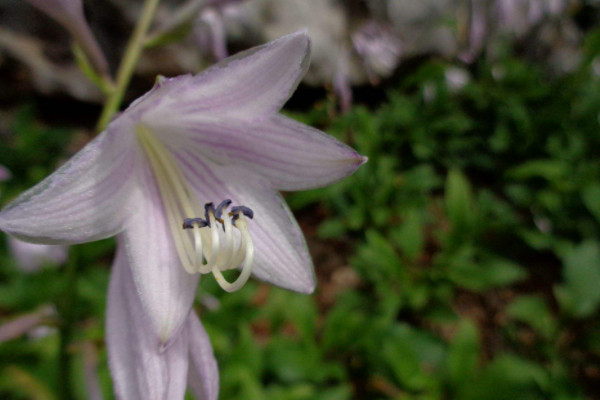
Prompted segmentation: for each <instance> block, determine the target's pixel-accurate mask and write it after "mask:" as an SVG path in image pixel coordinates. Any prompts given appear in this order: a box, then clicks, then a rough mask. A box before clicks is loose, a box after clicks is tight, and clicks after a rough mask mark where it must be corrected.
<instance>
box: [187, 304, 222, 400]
mask: <svg viewBox="0 0 600 400" xmlns="http://www.w3.org/2000/svg"><path fill="white" fill-rule="evenodd" d="M187 329H188V336H189V340H190V368H189V372H188V386H189V387H190V389H191V391H192V393H193V394H194V398H195V399H196V400H217V399H218V398H219V368H218V366H217V360H216V359H215V355H214V353H213V349H212V346H211V345H210V339H209V337H208V334H207V333H206V330H204V327H203V326H202V324H201V323H200V319H198V316H197V315H196V313H194V312H193V311H192V312H190V315H189V317H188V321H187Z"/></svg>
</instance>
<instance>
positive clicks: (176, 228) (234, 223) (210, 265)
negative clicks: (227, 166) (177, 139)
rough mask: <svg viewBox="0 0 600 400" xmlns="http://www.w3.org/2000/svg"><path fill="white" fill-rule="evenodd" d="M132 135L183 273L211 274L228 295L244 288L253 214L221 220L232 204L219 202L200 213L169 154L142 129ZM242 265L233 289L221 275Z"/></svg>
mask: <svg viewBox="0 0 600 400" xmlns="http://www.w3.org/2000/svg"><path fill="white" fill-rule="evenodd" d="M136 134H137V138H138V141H139V143H140V145H141V147H142V149H143V150H144V154H145V155H146V158H147V160H148V162H149V164H150V166H151V168H152V172H153V174H154V177H155V179H156V182H157V184H158V189H159V192H160V195H161V198H162V202H163V205H164V207H165V211H166V214H167V223H168V224H169V229H170V230H171V234H172V237H173V242H174V244H175V248H176V249H177V253H178V255H179V259H180V261H181V264H182V266H183V268H185V270H186V271H187V272H188V273H190V274H196V273H201V274H208V273H212V274H213V276H214V277H215V279H216V281H217V283H218V284H219V286H221V288H223V290H226V291H228V292H233V291H235V290H238V289H239V288H241V287H242V286H244V284H245V283H246V281H247V280H248V278H249V277H250V274H251V272H252V262H253V259H254V244H253V242H252V237H251V236H250V232H249V230H248V224H247V218H246V217H248V218H252V217H253V212H252V210H250V209H249V208H248V207H245V206H236V207H232V208H231V211H230V212H229V214H228V215H226V216H224V218H222V217H223V213H224V212H225V211H226V209H227V208H228V207H229V206H230V205H231V200H224V201H222V202H221V203H220V204H219V205H218V206H217V207H216V208H215V207H214V205H213V203H207V204H206V205H205V206H204V210H202V209H201V207H200V203H199V202H198V200H197V198H196V196H195V195H194V192H193V191H192V190H191V189H190V187H189V185H188V183H187V180H186V179H185V177H184V176H183V173H182V172H181V169H180V168H179V166H178V164H177V162H176V160H175V159H174V158H173V157H172V156H171V154H170V153H169V151H168V150H167V148H166V147H165V146H164V145H163V144H162V143H161V142H160V141H159V140H158V139H157V138H156V136H155V135H154V134H153V133H152V132H151V131H150V130H149V129H148V128H147V127H146V126H144V125H141V124H139V125H137V126H136ZM202 211H204V216H205V219H202V218H199V217H197V216H198V215H202V214H203V213H202ZM182 221H183V229H182V226H181V222H182ZM219 224H220V225H221V226H222V231H221V229H219ZM234 228H235V229H234ZM242 265H243V268H242V271H241V273H240V275H239V277H238V278H237V279H236V280H235V281H234V282H233V283H230V282H228V281H227V280H226V279H225V277H224V276H223V273H222V272H221V271H224V270H228V269H233V268H237V267H239V266H242Z"/></svg>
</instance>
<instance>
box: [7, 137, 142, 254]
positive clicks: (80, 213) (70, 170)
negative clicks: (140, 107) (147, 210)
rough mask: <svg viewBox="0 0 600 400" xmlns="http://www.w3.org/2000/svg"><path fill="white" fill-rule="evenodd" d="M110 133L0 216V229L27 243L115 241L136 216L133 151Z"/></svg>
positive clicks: (124, 140) (128, 140) (125, 140)
mask: <svg viewBox="0 0 600 400" xmlns="http://www.w3.org/2000/svg"><path fill="white" fill-rule="evenodd" d="M131 141H132V135H129V134H128V132H121V131H116V132H111V131H107V132H104V133H102V134H101V135H99V136H98V137H97V138H96V139H94V140H92V141H91V142H90V143H88V144H87V146H85V147H84V148H83V149H82V150H81V151H80V152H79V153H77V154H76V155H75V156H73V157H72V158H71V159H70V160H69V161H68V162H67V163H66V164H64V165H63V166H62V167H60V168H59V169H58V170H56V171H55V172H54V173H53V174H52V175H50V176H49V177H47V178H46V179H44V180H43V181H42V182H40V183H39V184H37V185H36V186H34V187H33V188H31V189H29V190H28V191H26V192H25V193H23V194H22V195H21V196H19V197H18V198H17V199H16V200H14V201H13V202H12V203H10V204H9V205H8V206H7V207H6V208H5V209H4V210H2V212H0V229H2V230H3V231H5V232H7V233H9V234H11V235H13V236H15V237H17V238H19V239H22V240H25V241H29V242H33V243H42V244H74V243H83V242H90V241H93V240H98V239H103V238H106V237H109V236H113V235H115V234H116V233H118V232H120V231H121V230H122V229H123V223H124V221H125V219H126V218H127V217H128V216H129V215H131V213H132V212H133V211H134V206H135V198H134V197H133V196H132V181H133V179H132V178H133V170H134V168H133V166H134V163H135V151H134V148H133V146H132V143H131Z"/></svg>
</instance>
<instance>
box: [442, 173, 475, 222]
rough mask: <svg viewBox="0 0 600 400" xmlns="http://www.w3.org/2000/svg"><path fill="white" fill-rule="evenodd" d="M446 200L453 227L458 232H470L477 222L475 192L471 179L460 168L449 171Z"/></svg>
mask: <svg viewBox="0 0 600 400" xmlns="http://www.w3.org/2000/svg"><path fill="white" fill-rule="evenodd" d="M444 201H445V204H446V213H447V215H448V218H449V219H450V222H451V223H452V226H453V229H454V230H455V231H456V232H457V233H468V231H470V230H471V229H472V227H473V224H474V222H475V218H474V217H475V209H474V203H473V193H472V189H471V185H470V184H469V181H468V180H467V178H466V177H465V176H464V175H463V173H462V172H460V171H459V170H458V169H451V170H450V171H449V172H448V177H447V179H446V193H445V197H444Z"/></svg>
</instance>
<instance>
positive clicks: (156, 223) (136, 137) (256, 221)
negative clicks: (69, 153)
mask: <svg viewBox="0 0 600 400" xmlns="http://www.w3.org/2000/svg"><path fill="white" fill-rule="evenodd" d="M308 58H309V39H308V37H307V36H306V34H305V33H296V34H292V35H288V36H285V37H283V38H281V39H279V40H276V41H274V42H271V43H269V44H267V45H264V46H261V47H257V48H254V49H251V50H248V51H246V52H244V53H241V54H238V55H236V56H233V57H231V58H228V59H225V60H223V61H222V62H221V63H219V64H217V65H215V66H214V67H212V68H210V69H208V70H206V71H205V72H204V73H201V74H199V75H196V76H192V75H186V76H181V77H177V78H171V79H166V78H163V79H159V80H158V81H157V83H156V85H155V87H154V88H153V89H152V90H151V91H150V92H148V93H147V94H146V95H144V96H143V97H141V98H140V99H138V100H137V101H135V102H134V103H133V104H132V105H131V106H130V107H129V108H128V109H127V110H125V111H124V112H123V113H122V114H120V115H119V116H118V117H117V118H116V119H115V120H114V121H112V123H111V124H109V126H108V127H107V129H106V131H104V132H103V133H101V134H100V135H99V136H98V137H97V138H96V139H95V140H93V141H92V142H90V143H89V144H88V145H87V146H86V147H85V148H84V149H83V150H81V151H80V152H79V153H78V154H76V155H75V156H74V157H73V158H72V159H71V160H70V161H69V162H67V163H66V164H65V165H64V166H62V167H61V168H60V169H59V170H58V171H56V172H55V173H54V174H52V175H51V176H49V177H48V178H47V179H46V180H44V181H42V182H41V183H40V184H38V185H37V186H35V187H34V188H32V189H30V190H29V191H27V192H26V193H24V194H23V195H21V196H20V197H19V198H17V199H16V200H15V201H14V202H13V203H11V204H10V205H9V206H7V207H6V208H5V209H4V210H3V211H2V212H1V213H0V228H1V229H2V230H4V231H5V232H7V233H10V234H12V235H14V236H16V237H17V238H19V239H22V240H27V241H31V242H35V243H54V244H68V243H81V242H88V241H92V240H98V239H101V238H105V237H109V236H112V235H115V234H119V235H120V242H121V243H123V245H122V247H123V249H122V251H124V252H126V258H127V265H129V267H130V269H131V276H132V279H133V281H134V284H135V288H136V293H138V294H139V296H140V300H141V304H142V307H143V309H144V311H145V312H144V313H143V314H144V315H145V316H146V318H147V320H148V321H149V325H150V326H151V327H153V330H154V332H155V334H156V335H157V336H158V338H159V339H160V342H162V343H163V344H164V345H165V346H169V345H170V344H171V342H169V343H167V342H168V341H169V339H171V338H173V341H176V340H177V338H178V336H177V335H175V334H176V333H177V332H178V331H180V328H181V327H182V326H183V325H184V324H185V323H186V320H187V319H188V318H189V317H188V315H189V314H190V313H189V312H190V308H191V306H192V303H193V300H194V295H195V291H196V287H197V284H198V279H199V277H200V275H202V274H213V275H214V276H215V277H216V278H217V280H218V281H219V283H220V284H221V286H223V287H224V288H225V289H226V290H234V289H237V288H238V287H239V286H240V285H241V284H242V283H243V281H244V280H245V279H246V278H247V275H249V273H250V272H252V274H253V275H254V276H256V277H257V278H259V279H262V280H265V281H268V282H271V283H273V284H275V285H278V286H281V287H284V288H287V289H291V290H295V291H299V292H303V293H309V292H311V291H313V289H314V286H315V281H314V275H313V269H312V264H311V259H310V256H309V254H308V251H307V249H306V245H305V242H304V238H303V236H302V233H301V231H300V229H299V228H298V226H297V224H296V222H295V220H294V218H293V216H292V214H291V213H290V211H289V210H288V208H287V206H286V204H285V202H284V201H283V200H282V198H281V196H280V195H279V193H278V190H301V189H309V188H314V187H320V186H325V185H328V184H331V183H333V182H335V181H337V180H339V179H341V178H343V177H345V176H347V175H349V174H351V173H352V172H353V171H355V170H356V168H358V166H359V165H361V164H362V163H364V162H365V160H366V159H365V158H364V157H362V156H360V155H359V154H357V153H356V152H355V151H354V150H352V149H351V148H349V147H348V146H346V145H344V144H342V143H340V142H339V141H337V140H335V139H334V138H332V137H330V136H328V135H326V134H324V133H323V132H321V131H318V130H316V129H313V128H311V127H308V126H306V125H303V124H300V123H298V122H296V121H293V120H291V119H289V118H286V117H284V116H281V115H279V114H278V111H279V109H280V108H281V106H282V105H283V104H284V103H285V102H286V100H287V99H288V98H289V96H290V95H291V93H292V92H293V91H294V89H295V88H296V86H297V84H298V82H299V80H300V78H301V77H302V75H303V74H304V73H305V71H306V68H307V66H308ZM223 200H226V201H225V202H223ZM208 203H213V204H212V205H208V206H207V204H208ZM251 216H253V219H250V218H249V217H251ZM184 227H186V228H189V229H184ZM238 267H242V273H241V276H240V280H238V281H236V282H234V283H228V282H226V281H225V277H224V276H223V275H222V272H221V271H223V270H225V269H236V268H238ZM174 335H175V336H174Z"/></svg>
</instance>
